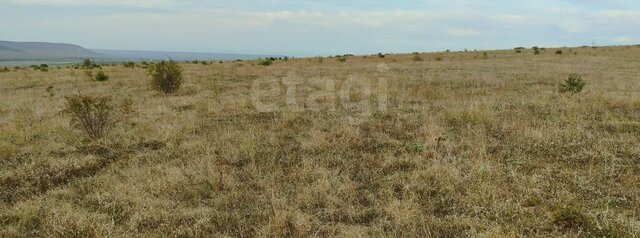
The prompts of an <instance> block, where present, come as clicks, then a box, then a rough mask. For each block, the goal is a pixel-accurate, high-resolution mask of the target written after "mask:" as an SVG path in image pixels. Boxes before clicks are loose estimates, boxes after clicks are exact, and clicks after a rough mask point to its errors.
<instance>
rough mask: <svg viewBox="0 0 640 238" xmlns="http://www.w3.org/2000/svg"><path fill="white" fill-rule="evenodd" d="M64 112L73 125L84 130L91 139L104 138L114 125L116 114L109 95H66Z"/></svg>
mask: <svg viewBox="0 0 640 238" xmlns="http://www.w3.org/2000/svg"><path fill="white" fill-rule="evenodd" d="M66 100H67V102H66V107H65V110H64V112H65V113H66V114H68V115H70V116H71V125H72V126H73V127H75V128H77V129H80V130H82V131H83V132H84V133H85V134H86V135H87V136H88V137H89V138H90V139H91V140H97V139H100V138H102V137H103V136H104V135H105V134H106V133H107V132H108V131H109V129H111V128H112V127H113V125H114V124H115V122H116V116H115V112H114V109H113V106H112V105H111V98H109V97H92V96H85V95H74V96H68V97H66Z"/></svg>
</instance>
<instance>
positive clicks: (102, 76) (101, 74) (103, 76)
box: [95, 71, 109, 82]
mask: <svg viewBox="0 0 640 238" xmlns="http://www.w3.org/2000/svg"><path fill="white" fill-rule="evenodd" d="M95 80H96V81H100V82H103V81H107V80H109V75H107V74H105V73H104V72H102V71H100V72H98V74H96V77H95Z"/></svg>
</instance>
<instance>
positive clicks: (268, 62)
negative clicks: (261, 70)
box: [258, 58, 273, 66]
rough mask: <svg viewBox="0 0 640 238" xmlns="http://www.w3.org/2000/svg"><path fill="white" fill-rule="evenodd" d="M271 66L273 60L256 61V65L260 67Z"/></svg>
mask: <svg viewBox="0 0 640 238" xmlns="http://www.w3.org/2000/svg"><path fill="white" fill-rule="evenodd" d="M272 64H273V60H271V59H269V58H267V59H264V60H258V65H260V66H269V65H272Z"/></svg>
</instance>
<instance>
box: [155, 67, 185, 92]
mask: <svg viewBox="0 0 640 238" xmlns="http://www.w3.org/2000/svg"><path fill="white" fill-rule="evenodd" d="M149 75H150V76H151V86H153V88H155V89H156V90H158V91H160V92H162V93H163V94H171V93H174V92H176V91H178V89H180V86H182V67H181V66H180V65H179V64H178V63H176V62H175V61H173V60H171V61H162V62H160V63H158V64H153V65H150V66H149Z"/></svg>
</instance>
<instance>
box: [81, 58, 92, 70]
mask: <svg viewBox="0 0 640 238" xmlns="http://www.w3.org/2000/svg"><path fill="white" fill-rule="evenodd" d="M91 66H93V62H92V61H91V59H84V60H83V61H82V67H85V68H89V67H91Z"/></svg>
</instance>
